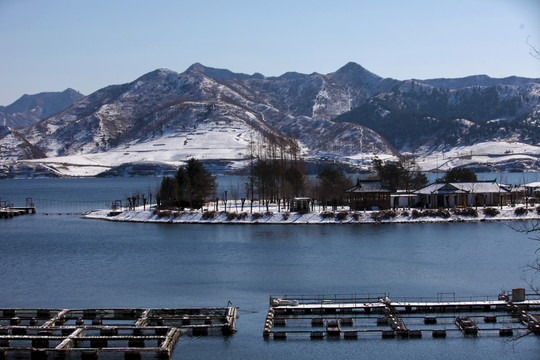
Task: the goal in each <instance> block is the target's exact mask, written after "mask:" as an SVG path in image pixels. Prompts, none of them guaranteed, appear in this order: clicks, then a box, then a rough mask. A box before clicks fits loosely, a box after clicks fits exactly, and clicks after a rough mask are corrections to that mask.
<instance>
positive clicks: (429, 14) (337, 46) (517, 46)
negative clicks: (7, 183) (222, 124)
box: [0, 0, 540, 105]
mask: <svg viewBox="0 0 540 360" xmlns="http://www.w3.org/2000/svg"><path fill="white" fill-rule="evenodd" d="M527 42H529V43H530V44H532V45H534V46H536V47H537V48H540V0H407V1H404V0H369V1H363V0H322V1H321V0H309V1H307V0H305V1H304V0H299V1H296V0H272V1H268V0H266V1H259V0H176V1H173V0H152V1H138V0H91V1H90V0H0V59H1V60H0V61H1V62H0V64H1V66H0V105H8V104H10V103H12V102H13V101H15V100H16V99H17V98H19V97H20V96H21V95H23V94H25V93H27V94H35V93H38V92H43V91H62V90H64V89H66V88H68V87H71V88H74V89H76V90H79V91H80V92H82V93H83V94H85V95H88V94H90V93H92V92H94V91H96V90H98V89H100V88H102V87H105V86H107V85H112V84H121V83H127V82H131V81H133V80H135V79H136V78H138V77H139V76H141V75H143V74H145V73H147V72H150V71H152V70H155V69H157V68H168V69H171V70H174V71H177V72H183V71H185V70H186V69H187V68H188V67H189V66H190V65H191V64H193V63H195V62H200V63H202V64H203V65H206V66H210V67H217V68H226V69H229V70H232V71H235V72H242V73H247V74H252V73H254V72H260V73H262V74H263V75H265V76H277V75H281V74H283V73H284V72H287V71H297V72H301V73H312V72H318V73H322V74H326V73H330V72H333V71H336V70H337V69H339V68H340V67H341V66H343V65H345V64H346V63H347V62H349V61H354V62H356V63H358V64H360V65H362V66H363V67H365V68H366V69H368V70H369V71H371V72H373V73H375V74H377V75H380V76H382V77H391V78H395V79H400V80H404V79H411V78H415V79H427V78H435V77H447V78H453V77H463V76H468V75H476V74H487V75H489V76H492V77H506V76H511V75H517V76H525V77H535V78H540V60H537V59H535V58H534V57H532V56H531V55H530V54H529V50H530V49H529V46H528V45H527Z"/></svg>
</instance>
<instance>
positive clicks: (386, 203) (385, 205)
mask: <svg viewBox="0 0 540 360" xmlns="http://www.w3.org/2000/svg"><path fill="white" fill-rule="evenodd" d="M393 192H394V190H392V189H390V188H388V187H386V186H384V185H383V184H382V183H381V181H380V180H357V181H356V186H354V187H352V188H350V189H347V190H345V193H347V194H348V195H349V204H350V205H349V206H350V208H351V210H386V209H390V208H391V207H392V204H391V200H390V194H392V193H393Z"/></svg>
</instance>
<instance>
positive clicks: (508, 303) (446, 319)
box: [263, 289, 540, 339]
mask: <svg viewBox="0 0 540 360" xmlns="http://www.w3.org/2000/svg"><path fill="white" fill-rule="evenodd" d="M515 290H519V291H517V292H515V293H514V292H513V294H512V295H509V294H500V295H499V296H498V297H497V298H496V299H487V298H486V299H485V300H484V299H473V298H470V299H464V300H457V299H455V297H454V299H452V300H449V301H444V300H443V299H442V298H438V299H437V300H423V299H421V300H415V301H410V300H407V299H404V300H396V301H393V300H391V299H390V297H388V296H387V295H386V294H382V295H380V296H376V297H374V296H373V295H370V294H366V295H365V296H357V295H354V296H342V295H317V296H304V295H301V296H279V297H274V296H271V297H270V307H269V309H268V314H267V317H266V322H265V326H264V330H263V337H264V338H269V337H270V336H272V337H273V338H274V339H286V338H287V337H288V336H293V335H309V336H310V337H311V338H312V339H321V338H324V337H325V336H326V337H328V338H336V337H340V336H343V337H344V338H349V339H356V338H358V336H365V337H369V336H374V335H378V337H382V338H395V337H398V338H419V337H422V336H423V335H425V334H426V333H430V334H431V336H432V337H446V336H447V335H450V334H451V335H456V334H460V333H461V334H463V335H466V336H469V335H474V336H476V335H478V334H498V335H499V336H512V335H514V332H515V331H517V332H520V333H521V332H522V333H533V334H535V335H540V315H539V314H540V297H538V296H535V295H533V294H530V295H527V299H525V297H526V296H525V293H524V291H522V290H523V289H515Z"/></svg>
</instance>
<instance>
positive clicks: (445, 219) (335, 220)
mask: <svg viewBox="0 0 540 360" xmlns="http://www.w3.org/2000/svg"><path fill="white" fill-rule="evenodd" d="M515 210H516V207H503V208H502V209H500V208H498V209H497V211H498V214H496V215H493V216H492V215H487V214H485V213H484V211H483V208H479V209H478V210H476V212H477V216H471V215H460V214H456V213H453V212H452V211H451V210H450V211H448V212H443V213H441V212H439V213H438V214H439V215H434V213H435V212H436V211H437V210H433V213H432V214H429V213H425V212H422V211H419V210H417V212H416V213H414V210H401V209H400V210H396V211H393V212H389V211H386V212H385V211H381V212H377V211H365V212H350V211H336V212H333V213H332V212H310V213H307V214H300V213H294V212H253V213H249V211H247V212H228V213H227V212H224V211H222V212H209V211H206V212H201V211H168V210H165V211H157V210H143V209H137V210H125V211H122V212H120V213H118V214H116V215H112V214H111V211H110V210H95V211H91V212H90V213H88V214H86V215H85V216H84V218H85V219H97V220H107V221H117V222H138V223H169V224H281V225H294V224H404V223H449V222H485V221H530V220H536V221H540V214H539V212H538V209H537V208H529V210H528V211H527V213H526V214H523V215H518V214H516V211H515Z"/></svg>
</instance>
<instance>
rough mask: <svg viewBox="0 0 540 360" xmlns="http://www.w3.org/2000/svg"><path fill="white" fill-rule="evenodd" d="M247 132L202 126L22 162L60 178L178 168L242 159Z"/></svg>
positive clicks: (226, 126) (241, 128)
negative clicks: (137, 165)
mask: <svg viewBox="0 0 540 360" xmlns="http://www.w3.org/2000/svg"><path fill="white" fill-rule="evenodd" d="M250 133H251V130H250V129H249V128H247V126H245V124H244V123H242V122H237V123H235V122H232V123H228V124H223V125H217V124H215V123H213V124H206V125H200V126H198V127H197V129H190V130H186V131H176V132H170V133H165V134H164V135H163V136H161V137H158V138H154V139H147V140H145V141H141V142H134V143H131V144H129V145H123V146H120V147H118V148H115V149H112V150H110V151H106V152H102V153H94V154H80V155H70V156H62V157H50V158H46V159H34V160H26V161H24V162H27V163H33V164H43V165H46V166H48V167H52V168H54V169H56V171H57V172H58V173H59V174H61V175H64V176H76V177H84V176H96V175H98V174H99V173H101V172H103V171H106V170H108V169H110V168H113V167H116V166H120V165H122V164H125V163H133V162H158V163H163V164H166V165H172V166H175V167H178V166H180V165H182V164H183V163H184V162H185V161H186V160H187V159H189V158H191V157H194V158H197V159H198V160H201V161H204V160H230V161H235V162H238V165H241V162H242V161H243V160H245V159H246V157H247V154H248V151H247V147H248V144H249V140H250Z"/></svg>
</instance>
